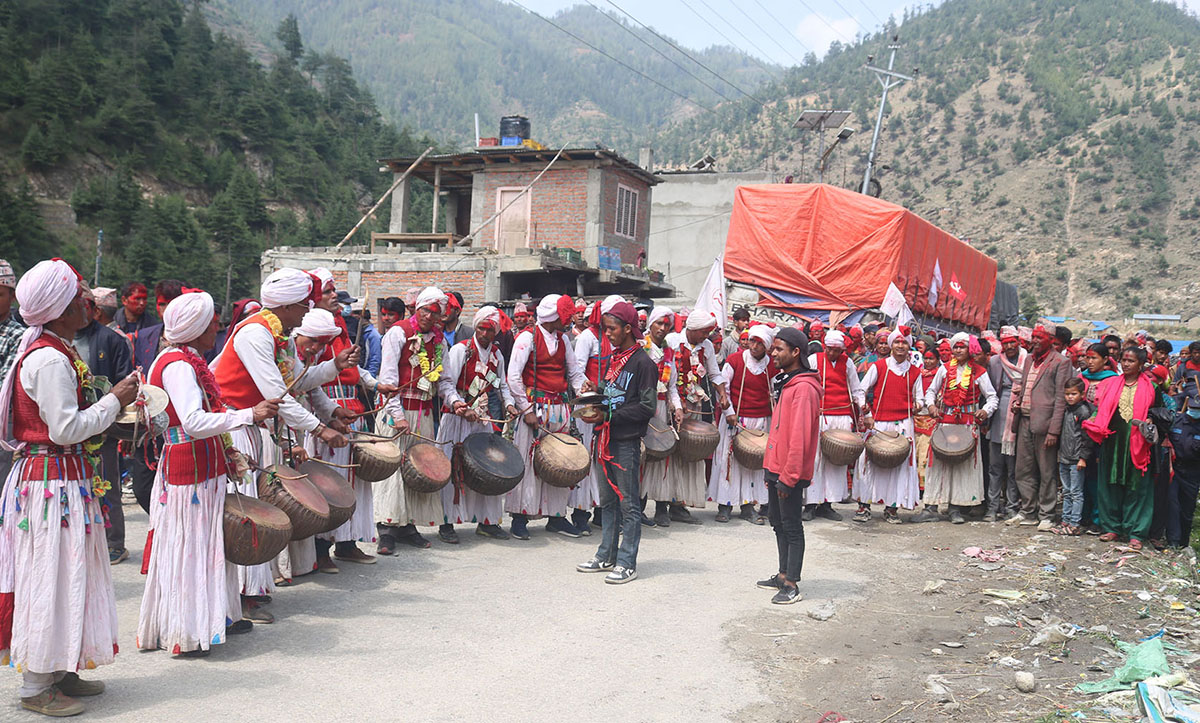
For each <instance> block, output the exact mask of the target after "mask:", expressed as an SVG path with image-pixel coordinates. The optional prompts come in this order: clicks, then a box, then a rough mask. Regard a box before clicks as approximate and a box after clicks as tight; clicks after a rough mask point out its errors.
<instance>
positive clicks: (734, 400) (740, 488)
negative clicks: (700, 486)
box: [708, 324, 779, 522]
mask: <svg viewBox="0 0 1200 723" xmlns="http://www.w3.org/2000/svg"><path fill="white" fill-rule="evenodd" d="M774 331H775V330H774V329H772V328H771V327H769V326H767V325H766V324H755V325H754V326H751V327H750V329H749V331H748V333H749V334H750V344H749V347H748V348H746V349H738V350H737V351H735V352H734V353H732V354H730V355H729V358H727V359H726V360H725V364H724V366H723V368H722V369H721V377H722V379H723V380H724V382H725V388H726V389H728V390H729V401H730V405H729V406H728V407H726V408H725V409H723V410H721V415H722V416H723V417H724V418H725V419H724V421H723V422H718V423H717V428H718V429H719V430H720V435H721V436H720V440H721V441H720V442H719V443H718V444H717V451H716V452H714V453H713V464H712V475H711V476H710V478H709V482H708V499H710V500H713V501H715V502H716V503H717V522H729V515H730V513H731V512H732V511H733V506H734V505H740V507H741V512H740V513H739V515H738V516H739V517H741V518H742V519H743V520H745V521H747V522H754V521H755V520H756V519H757V517H758V516H757V515H756V514H755V513H754V506H755V504H766V502H767V487H766V482H765V481H764V480H763V470H762V468H761V467H759V468H758V469H748V468H746V467H743V466H742V464H741V463H740V462H738V460H737V458H736V457H734V456H733V439H734V437H735V436H736V435H737V434H739V433H740V431H741V430H743V429H746V430H761V431H764V432H765V431H766V430H768V429H769V428H770V426H771V379H773V378H774V377H775V375H776V374H777V373H778V371H779V370H777V369H776V368H775V364H774V362H772V361H771V357H770V356H769V355H768V354H767V349H768V348H769V347H770V346H771V342H772V341H774V339H775V333H774Z"/></svg>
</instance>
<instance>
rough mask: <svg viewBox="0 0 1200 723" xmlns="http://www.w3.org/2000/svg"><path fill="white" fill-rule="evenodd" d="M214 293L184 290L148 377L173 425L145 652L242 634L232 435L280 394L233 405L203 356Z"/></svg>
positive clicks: (202, 648) (147, 599)
mask: <svg viewBox="0 0 1200 723" xmlns="http://www.w3.org/2000/svg"><path fill="white" fill-rule="evenodd" d="M213 309H214V307H213V300H212V297H211V296H209V295H208V294H207V293H205V292H203V291H196V292H193V293H187V294H184V295H182V296H180V297H178V298H176V299H175V300H173V301H172V302H171V303H169V304H167V308H166V309H165V310H164V311H163V326H164V328H163V337H164V338H165V339H166V341H167V348H166V350H164V351H163V353H162V354H159V355H158V358H157V359H155V360H154V363H153V364H152V365H151V367H150V370H149V373H148V374H147V377H148V380H149V382H150V384H153V385H155V386H157V387H160V388H162V389H163V390H165V391H166V392H167V397H168V399H169V400H170V401H169V403H168V405H167V410H166V414H167V416H168V418H169V419H170V426H169V427H168V428H167V430H166V434H165V435H164V437H165V444H164V446H163V451H162V454H161V455H160V457H159V464H158V471H157V476H156V477H155V480H154V492H155V495H154V497H153V502H152V503H151V506H150V533H149V535H148V538H147V542H146V551H145V554H146V560H145V565H146V589H145V592H144V593H143V595H142V607H141V614H140V615H139V619H138V628H137V638H136V643H137V647H138V649H139V650H166V651H169V652H170V653H171V654H172V655H186V656H203V655H207V653H208V650H209V648H210V647H211V646H212V645H217V644H220V643H223V642H225V635H226V621H227V620H228V621H230V622H232V621H238V623H239V624H236V625H231V626H230V627H229V632H231V633H232V632H244V631H245V630H246V629H247V628H248V627H249V625H250V623H249V622H248V621H247V622H245V623H243V622H242V606H241V598H240V597H239V595H238V576H237V569H236V568H235V567H234V565H233V564H232V563H229V562H226V561H225V543H224V532H223V527H222V524H223V523H222V520H223V517H224V503H225V491H226V484H227V472H228V468H227V457H226V454H225V445H226V442H225V440H226V439H227V437H226V436H225V435H227V434H228V433H230V432H232V431H233V430H235V429H237V428H238V427H243V426H247V425H251V424H257V423H259V422H262V421H264V420H267V419H270V418H272V417H274V416H275V414H276V413H277V412H278V411H279V400H276V399H270V400H263V401H261V402H259V403H257V404H255V405H254V407H253V408H251V409H236V410H230V409H227V408H226V407H225V404H224V401H223V400H222V397H221V390H220V388H218V387H217V382H216V379H215V378H214V377H213V375H212V372H211V371H210V370H209V368H208V365H207V364H205V363H204V358H203V356H202V355H203V354H204V352H206V351H208V349H209V347H211V346H212V345H213V344H214V343H215V342H216V338H217V326H218V324H217V320H216V316H215V314H214V313H213Z"/></svg>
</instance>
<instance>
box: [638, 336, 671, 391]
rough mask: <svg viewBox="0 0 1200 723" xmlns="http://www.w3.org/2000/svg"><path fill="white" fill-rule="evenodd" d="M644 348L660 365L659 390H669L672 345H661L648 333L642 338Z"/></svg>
mask: <svg viewBox="0 0 1200 723" xmlns="http://www.w3.org/2000/svg"><path fill="white" fill-rule="evenodd" d="M642 348H643V349H645V350H646V354H648V355H649V356H650V359H651V360H652V361H653V362H654V363H655V364H657V365H658V391H659V392H665V391H667V384H668V383H669V382H670V381H671V365H670V363H669V362H670V361H671V358H670V355H669V354H668V352H670V351H671V348H670V347H660V346H659V345H658V344H655V343H654V340H653V339H651V338H650V335H649V334H647V335H646V337H645V338H644V339H643V340H642Z"/></svg>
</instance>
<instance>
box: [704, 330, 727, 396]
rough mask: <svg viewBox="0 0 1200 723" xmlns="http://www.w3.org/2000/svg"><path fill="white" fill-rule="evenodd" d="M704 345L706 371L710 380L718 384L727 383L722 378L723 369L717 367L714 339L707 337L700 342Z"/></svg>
mask: <svg viewBox="0 0 1200 723" xmlns="http://www.w3.org/2000/svg"><path fill="white" fill-rule="evenodd" d="M700 343H701V344H702V345H703V347H704V373H705V375H706V376H708V379H709V381H711V382H712V383H713V384H716V385H717V386H722V385H723V384H725V380H724V379H722V378H721V370H720V369H718V368H717V355H716V352H714V351H713V345H712V340H710V339H705V340H704V341H702V342H700Z"/></svg>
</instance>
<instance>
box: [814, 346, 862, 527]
mask: <svg viewBox="0 0 1200 723" xmlns="http://www.w3.org/2000/svg"><path fill="white" fill-rule="evenodd" d="M824 343H825V348H824V349H823V350H822V351H819V352H817V353H815V354H813V355H812V356H811V357H810V358H809V360H808V367H809V368H810V369H815V370H816V371H817V374H818V375H819V376H820V378H821V387H822V389H824V395H823V396H822V397H821V416H820V418H819V420H818V424H819V426H820V434H823V433H824V432H826V431H827V430H831V429H842V430H853V431H857V430H856V428H855V419H856V418H857V416H858V415H857V413H856V412H857V404H858V403H860V402H861V400H862V397H863V393H862V389H861V387H860V386H859V381H858V371H857V370H856V369H855V368H854V364H853V362H851V360H850V355H848V354H847V353H846V337H845V335H844V334H842V332H840V331H838V330H836V329H834V330H832V331H828V332H826V333H825V338H824ZM846 471H847V466H846V465H836V464H831V463H830V460H828V459H826V458H825V453H824V452H821V451H820V445H818V449H817V461H816V467H815V468H814V469H813V479H812V485H811V486H810V487H809V488H808V489H806V490H805V491H804V493H805V503H806V504H805V505H804V519H805V521H808V520H811V519H813V518H814V517H824V518H825V519H827V520H833V521H834V522H840V521H841V520H842V516H841V514H839V513H838V511H837V510H835V509H833V506H832V503H834V502H841V501H842V500H844V499H846V492H847V490H846Z"/></svg>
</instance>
